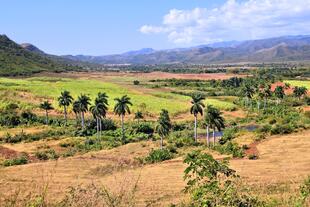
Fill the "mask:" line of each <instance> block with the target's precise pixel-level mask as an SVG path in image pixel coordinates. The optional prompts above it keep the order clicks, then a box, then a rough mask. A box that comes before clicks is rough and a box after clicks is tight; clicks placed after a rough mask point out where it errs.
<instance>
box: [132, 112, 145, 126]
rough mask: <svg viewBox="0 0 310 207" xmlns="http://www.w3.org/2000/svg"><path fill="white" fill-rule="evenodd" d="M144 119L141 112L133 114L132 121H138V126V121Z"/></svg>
mask: <svg viewBox="0 0 310 207" xmlns="http://www.w3.org/2000/svg"><path fill="white" fill-rule="evenodd" d="M143 118H144V117H143V113H142V112H141V111H137V112H136V113H135V118H134V119H137V120H138V124H139V122H140V119H143Z"/></svg>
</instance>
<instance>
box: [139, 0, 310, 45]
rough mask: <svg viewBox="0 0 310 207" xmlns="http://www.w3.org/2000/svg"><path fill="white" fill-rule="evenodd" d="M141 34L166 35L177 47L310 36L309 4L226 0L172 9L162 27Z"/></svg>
mask: <svg viewBox="0 0 310 207" xmlns="http://www.w3.org/2000/svg"><path fill="white" fill-rule="evenodd" d="M140 31H141V32H142V33H144V34H166V35H167V37H168V39H169V40H170V41H171V42H174V43H176V44H198V43H199V44H200V43H210V42H214V41H221V40H244V39H256V38H265V37H274V36H281V35H297V34H310V0H294V1H292V0H247V1H244V2H237V1H235V0H228V1H227V2H226V3H225V4H223V5H222V6H221V7H218V8H214V9H206V8H195V9H193V10H177V9H172V10H170V12H169V13H168V14H166V15H165V16H164V17H163V21H162V25H159V26H153V25H144V26H142V27H141V28H140Z"/></svg>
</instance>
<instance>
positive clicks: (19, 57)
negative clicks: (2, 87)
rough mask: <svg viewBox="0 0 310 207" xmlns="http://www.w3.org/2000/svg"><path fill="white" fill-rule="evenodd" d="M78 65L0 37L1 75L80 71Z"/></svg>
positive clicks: (5, 37) (4, 36) (29, 45)
mask: <svg viewBox="0 0 310 207" xmlns="http://www.w3.org/2000/svg"><path fill="white" fill-rule="evenodd" d="M80 69H81V67H79V66H78V64H72V61H71V60H66V59H64V58H61V57H57V56H50V55H46V54H45V53H44V52H43V51H41V50H39V49H38V48H36V47H35V46H33V45H31V44H22V45H19V44H17V43H15V42H14V41H12V40H10V39H9V38H8V37H7V36H6V35H0V75H5V76H14V75H27V74H31V73H36V72H41V71H66V70H80Z"/></svg>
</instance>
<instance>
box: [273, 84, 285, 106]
mask: <svg viewBox="0 0 310 207" xmlns="http://www.w3.org/2000/svg"><path fill="white" fill-rule="evenodd" d="M274 94H275V96H276V97H277V104H279V103H280V101H281V99H283V98H284V96H285V92H284V88H283V86H277V87H276V88H275V90H274Z"/></svg>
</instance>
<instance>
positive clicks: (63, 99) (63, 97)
mask: <svg viewBox="0 0 310 207" xmlns="http://www.w3.org/2000/svg"><path fill="white" fill-rule="evenodd" d="M72 101H73V98H72V96H71V95H70V92H69V91H63V92H61V94H60V96H59V97H58V103H59V106H60V107H64V117H65V125H67V107H68V106H69V105H70V104H71V103H72Z"/></svg>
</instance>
